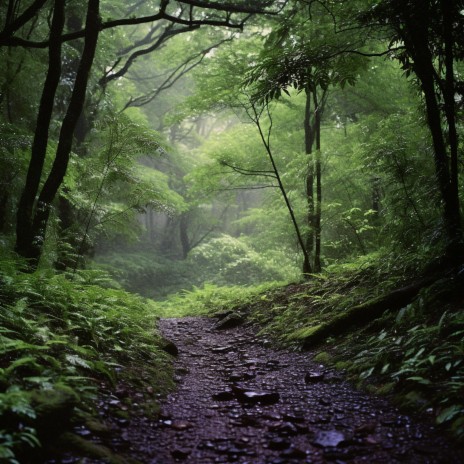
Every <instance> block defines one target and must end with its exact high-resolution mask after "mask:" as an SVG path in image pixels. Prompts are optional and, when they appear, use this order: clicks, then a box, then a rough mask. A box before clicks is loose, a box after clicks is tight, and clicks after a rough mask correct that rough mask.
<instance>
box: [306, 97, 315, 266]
mask: <svg viewBox="0 0 464 464" xmlns="http://www.w3.org/2000/svg"><path fill="white" fill-rule="evenodd" d="M311 116H312V112H311V90H309V88H307V89H306V104H305V118H304V134H305V153H306V155H307V157H308V163H307V172H306V203H307V208H308V212H307V215H306V222H307V225H308V232H307V234H306V239H305V247H306V252H307V253H308V256H312V254H313V251H314V162H313V155H312V153H313V144H314V129H313V127H312V124H311ZM311 272H312V267H311V263H310V262H309V259H308V262H306V260H305V261H304V263H303V274H310V273H311Z"/></svg>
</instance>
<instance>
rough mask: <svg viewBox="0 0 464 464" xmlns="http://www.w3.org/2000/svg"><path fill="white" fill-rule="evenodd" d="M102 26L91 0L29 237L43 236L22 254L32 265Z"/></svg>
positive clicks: (62, 170) (66, 158)
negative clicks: (81, 46) (68, 97)
mask: <svg viewBox="0 0 464 464" xmlns="http://www.w3.org/2000/svg"><path fill="white" fill-rule="evenodd" d="M61 1H62V0H61ZM99 29H100V18H99V0H89V2H88V9H87V18H86V26H85V31H86V32H85V44H84V50H83V52H82V57H81V61H80V63H79V68H78V70H77V74H76V79H75V83H74V88H73V91H72V95H71V100H70V103H69V106H68V110H67V112H66V115H65V117H64V120H63V124H62V126H61V131H60V136H59V140H58V147H57V150H56V155H55V160H54V162H53V166H52V169H51V171H50V174H49V176H48V178H47V180H46V181H45V184H44V186H43V188H42V190H41V192H40V195H39V199H38V202H37V207H36V209H35V214H34V217H33V220H32V227H31V234H30V237H29V239H33V238H34V237H40V240H29V242H28V243H26V254H23V256H25V257H26V258H28V259H29V261H30V265H31V269H34V268H36V267H37V264H38V262H39V259H40V256H41V253H42V247H43V242H44V239H45V232H46V228H47V223H48V218H49V216H50V210H51V204H52V201H53V200H54V198H55V196H56V193H57V191H58V189H59V187H60V185H61V183H62V182H63V178H64V176H65V174H66V170H67V167H68V162H69V156H70V153H71V148H72V141H73V135H74V131H75V128H76V125H77V121H78V119H79V116H80V114H81V111H82V108H83V104H84V100H85V94H86V89H87V84H88V79H89V74H90V70H91V68H92V64H93V59H94V56H95V49H96V45H97V41H98V35H99Z"/></svg>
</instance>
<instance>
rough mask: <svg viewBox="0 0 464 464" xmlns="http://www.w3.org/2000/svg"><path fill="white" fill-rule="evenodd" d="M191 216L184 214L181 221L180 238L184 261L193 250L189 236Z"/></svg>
mask: <svg viewBox="0 0 464 464" xmlns="http://www.w3.org/2000/svg"><path fill="white" fill-rule="evenodd" d="M188 224H189V214H188V213H182V215H181V216H180V221H179V238H180V244H181V246H182V259H186V258H187V255H188V254H189V251H190V250H191V248H192V247H191V244H190V239H189V236H188V233H187V232H188Z"/></svg>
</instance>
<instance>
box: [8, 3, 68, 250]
mask: <svg viewBox="0 0 464 464" xmlns="http://www.w3.org/2000/svg"><path fill="white" fill-rule="evenodd" d="M64 4H65V1H64V0H55V3H54V9H53V19H52V24H51V29H50V42H51V45H50V48H49V53H48V72H47V77H46V79H45V83H44V87H43V92H42V97H41V100H40V105H39V111H38V115H37V125H36V129H35V134H34V140H33V143H32V149H31V160H30V163H29V168H28V171H27V177H26V183H25V186H24V189H23V192H22V195H21V198H20V201H19V205H18V211H17V222H16V252H17V253H18V254H19V255H21V256H23V257H25V258H30V257H32V256H33V255H35V254H36V252H35V251H34V248H36V244H38V243H39V242H43V236H42V238H40V236H38V235H36V233H35V232H36V231H34V230H33V228H32V222H33V214H34V207H35V198H36V196H37V192H38V190H39V184H40V180H41V177H42V171H43V166H44V162H45V154H46V151H47V144H48V134H49V128H50V122H51V118H52V113H53V106H54V101H55V94H56V89H57V87H58V83H59V80H60V76H61V39H60V37H61V34H62V32H63V27H64Z"/></svg>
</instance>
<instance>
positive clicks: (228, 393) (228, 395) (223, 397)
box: [213, 390, 235, 401]
mask: <svg viewBox="0 0 464 464" xmlns="http://www.w3.org/2000/svg"><path fill="white" fill-rule="evenodd" d="M233 399H235V395H234V393H233V391H232V390H224V391H221V392H218V393H215V394H214V395H213V400H216V401H231V400H233Z"/></svg>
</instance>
